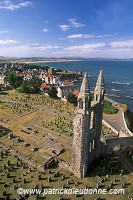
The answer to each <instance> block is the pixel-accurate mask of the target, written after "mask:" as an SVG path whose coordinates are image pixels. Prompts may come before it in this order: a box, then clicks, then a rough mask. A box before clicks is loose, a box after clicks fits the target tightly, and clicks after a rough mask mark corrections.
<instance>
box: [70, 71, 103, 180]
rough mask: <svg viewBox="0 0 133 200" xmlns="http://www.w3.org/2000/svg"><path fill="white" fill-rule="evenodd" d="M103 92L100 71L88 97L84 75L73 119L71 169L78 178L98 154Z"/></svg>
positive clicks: (86, 81) (81, 176)
mask: <svg viewBox="0 0 133 200" xmlns="http://www.w3.org/2000/svg"><path fill="white" fill-rule="evenodd" d="M104 93H105V90H104V78H103V74H102V71H100V74H99V77H98V80H97V83H96V88H95V91H94V101H91V98H90V89H89V85H88V76H87V74H85V75H84V78H83V82H82V85H81V89H80V94H79V96H78V105H77V109H76V110H75V114H76V115H75V117H74V120H73V126H74V137H73V157H72V171H73V172H74V174H75V176H77V177H78V178H84V177H85V176H86V175H87V171H88V168H89V167H90V165H91V164H92V162H93V161H94V160H95V159H97V158H98V157H99V156H100V144H101V141H100V137H101V130H102V117H103V105H104Z"/></svg>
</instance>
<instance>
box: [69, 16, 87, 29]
mask: <svg viewBox="0 0 133 200" xmlns="http://www.w3.org/2000/svg"><path fill="white" fill-rule="evenodd" d="M68 21H69V22H70V24H71V26H72V27H75V28H78V27H81V26H85V25H84V24H82V23H80V22H77V20H76V19H74V18H73V19H69V20H68Z"/></svg>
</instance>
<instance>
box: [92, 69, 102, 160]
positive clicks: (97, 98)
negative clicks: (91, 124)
mask: <svg viewBox="0 0 133 200" xmlns="http://www.w3.org/2000/svg"><path fill="white" fill-rule="evenodd" d="M104 94H105V89H104V78H103V73H102V70H101V71H100V74H99V76H98V79H97V83H96V87H95V90H94V102H96V107H95V132H96V136H97V137H96V138H95V158H98V157H99V155H100V138H101V130H102V119H103V107H104Z"/></svg>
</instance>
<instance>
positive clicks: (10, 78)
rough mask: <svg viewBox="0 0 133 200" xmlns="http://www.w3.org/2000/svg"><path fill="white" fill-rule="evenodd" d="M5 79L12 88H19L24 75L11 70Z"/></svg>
mask: <svg viewBox="0 0 133 200" xmlns="http://www.w3.org/2000/svg"><path fill="white" fill-rule="evenodd" d="M5 81H6V82H8V83H9V84H10V86H11V87H12V88H14V89H17V88H18V87H20V86H21V84H22V81H23V77H22V76H16V74H14V73H12V72H9V73H8V74H7V75H6V77H5Z"/></svg>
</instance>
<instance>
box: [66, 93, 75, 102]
mask: <svg viewBox="0 0 133 200" xmlns="http://www.w3.org/2000/svg"><path fill="white" fill-rule="evenodd" d="M67 102H69V103H72V104H74V105H77V97H76V96H75V94H73V93H69V94H68V95H67Z"/></svg>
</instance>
